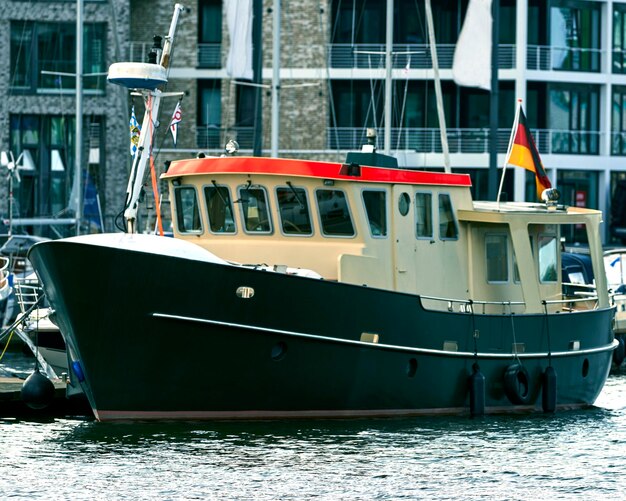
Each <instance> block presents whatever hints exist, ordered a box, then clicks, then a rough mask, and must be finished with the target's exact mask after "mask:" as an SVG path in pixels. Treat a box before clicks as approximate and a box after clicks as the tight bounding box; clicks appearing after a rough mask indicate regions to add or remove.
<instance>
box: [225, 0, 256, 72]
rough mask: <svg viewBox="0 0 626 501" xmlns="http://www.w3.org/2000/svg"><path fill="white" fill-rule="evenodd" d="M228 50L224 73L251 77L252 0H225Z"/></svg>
mask: <svg viewBox="0 0 626 501" xmlns="http://www.w3.org/2000/svg"><path fill="white" fill-rule="evenodd" d="M226 20H227V22H228V33H229V35H230V50H229V52H228V59H227V60H226V73H227V74H228V76H229V77H231V78H243V79H246V80H251V79H252V0H226Z"/></svg>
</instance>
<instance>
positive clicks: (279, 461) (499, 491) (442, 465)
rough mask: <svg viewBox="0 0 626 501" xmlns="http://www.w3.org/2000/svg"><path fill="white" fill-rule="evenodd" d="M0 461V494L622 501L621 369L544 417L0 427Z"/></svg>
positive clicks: (624, 421) (624, 394)
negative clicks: (593, 397) (572, 405)
mask: <svg viewBox="0 0 626 501" xmlns="http://www.w3.org/2000/svg"><path fill="white" fill-rule="evenodd" d="M0 465H1V466H0V468H1V470H0V498H1V499H5V498H7V497H11V496H13V497H15V498H28V499H32V498H43V497H46V498H52V499H94V498H96V499H122V498H130V499H309V498H317V499H402V498H405V499H490V500H491V499H507V500H508V499H524V500H527V499H575V498H576V499H626V374H619V375H612V376H611V377H610V378H609V381H608V383H607V386H606V388H605V390H604V391H603V393H602V395H601V396H600V398H599V400H598V402H597V405H596V407H595V408H593V409H588V410H585V411H576V412H561V413H557V414H556V415H553V416H544V415H539V414H538V415H517V416H500V417H485V418H481V419H469V418H450V417H437V418H421V417H420V418H411V419H393V420H383V419H381V420H357V421H351V420H337V421H333V420H316V421H295V422H293V421H292V422H287V421H279V422H221V423H206V422H190V423H141V424H130V423H125V424H103V423H97V422H95V421H93V420H90V419H86V418H63V419H49V420H40V421H32V420H28V421H27V420H20V419H15V418H12V419H7V418H4V419H0Z"/></svg>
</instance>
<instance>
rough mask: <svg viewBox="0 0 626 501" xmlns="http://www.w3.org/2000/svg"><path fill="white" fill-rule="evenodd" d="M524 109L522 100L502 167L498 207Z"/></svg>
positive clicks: (519, 101)
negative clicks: (520, 114)
mask: <svg viewBox="0 0 626 501" xmlns="http://www.w3.org/2000/svg"><path fill="white" fill-rule="evenodd" d="M521 109H522V100H521V99H518V100H517V108H516V110H515V119H514V120H513V128H512V129H511V136H510V137H509V146H508V148H507V150H506V156H505V157H504V165H503V166H502V177H501V178H500V187H499V188H498V198H497V202H498V205H499V204H500V195H501V194H502V186H504V175H505V174H506V165H507V164H508V163H509V158H510V156H511V149H512V148H513V141H514V140H515V134H516V133H517V127H518V125H519V112H520V110H521Z"/></svg>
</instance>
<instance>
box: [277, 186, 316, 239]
mask: <svg viewBox="0 0 626 501" xmlns="http://www.w3.org/2000/svg"><path fill="white" fill-rule="evenodd" d="M276 197H277V198H278V212H279V214H280V223H281V225H282V229H283V233H286V234H287V235H311V234H312V233H313V230H312V229H311V216H310V213H309V202H308V200H307V197H306V191H305V190H304V189H303V188H291V187H289V188H277V189H276Z"/></svg>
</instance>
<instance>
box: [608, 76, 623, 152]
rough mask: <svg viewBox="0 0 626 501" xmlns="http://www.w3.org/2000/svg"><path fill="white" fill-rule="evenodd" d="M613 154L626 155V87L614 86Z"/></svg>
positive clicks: (612, 117)
mask: <svg viewBox="0 0 626 501" xmlns="http://www.w3.org/2000/svg"><path fill="white" fill-rule="evenodd" d="M611 154H612V155H626V87H620V86H617V85H616V86H614V87H613V106H612V109H611Z"/></svg>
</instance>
